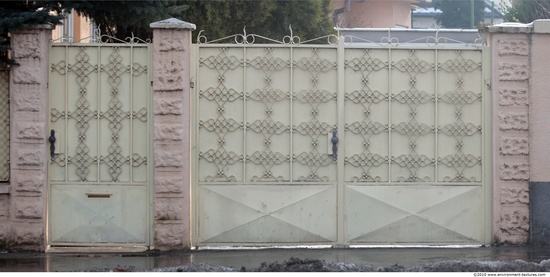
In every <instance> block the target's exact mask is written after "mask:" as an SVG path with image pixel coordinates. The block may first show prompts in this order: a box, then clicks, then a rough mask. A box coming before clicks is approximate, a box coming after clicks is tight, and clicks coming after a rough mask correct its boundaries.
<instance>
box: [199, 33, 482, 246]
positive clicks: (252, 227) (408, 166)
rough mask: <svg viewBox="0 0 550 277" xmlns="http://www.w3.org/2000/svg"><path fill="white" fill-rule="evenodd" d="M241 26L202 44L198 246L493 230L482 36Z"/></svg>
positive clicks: (458, 237)
mask: <svg viewBox="0 0 550 277" xmlns="http://www.w3.org/2000/svg"><path fill="white" fill-rule="evenodd" d="M236 38H237V39H236V41H247V42H248V43H244V44H223V45H220V44H209V43H202V44H198V45H197V47H196V49H195V51H196V52H195V53H196V55H197V59H196V63H197V65H196V81H197V88H196V94H195V95H196V99H195V100H196V101H195V110H196V116H197V120H196V126H195V130H196V140H195V148H196V160H195V161H194V164H196V165H197V170H196V171H195V175H194V176H195V180H194V183H195V185H194V187H193V188H194V197H195V198H194V199H195V202H194V203H195V205H194V207H195V221H194V223H195V225H194V226H195V229H194V231H195V237H194V239H195V244H196V245H198V246H222V245H239V246H240V245H292V244H301V245H304V244H305V245H307V244H315V245H319V244H327V245H350V244H352V245H361V244H371V245H372V244H438V245H441V244H484V243H488V242H489V241H490V238H489V237H488V234H490V232H489V223H490V220H489V208H488V204H489V202H488V200H487V197H488V195H490V193H489V186H488V181H487V180H488V178H489V174H488V171H486V170H485V166H486V165H487V164H488V163H487V162H486V159H485V157H486V156H487V153H486V151H488V148H489V147H485V146H484V143H485V141H486V139H487V138H486V134H485V132H484V129H485V128H486V127H485V120H484V119H485V117H486V112H487V111H488V103H489V101H487V100H485V98H486V89H485V80H486V78H485V76H489V75H487V72H486V69H485V67H483V61H484V59H485V57H486V56H485V55H484V51H483V48H482V47H450V46H445V47H443V46H439V45H432V46H422V47H418V46H417V47H416V48H411V47H400V46H393V45H387V46H378V45H374V46H373V45H372V44H371V45H370V46H369V47H368V48H366V47H365V46H357V45H353V44H351V45H346V44H344V42H343V40H341V41H340V42H339V43H338V44H337V45H306V44H294V43H292V41H291V40H288V41H285V42H283V43H281V44H279V45H274V44H270V45H261V44H252V43H250V42H251V41H253V38H255V37H254V36H253V35H248V36H247V35H246V34H245V35H244V36H236ZM199 39H203V40H202V42H205V41H206V40H204V38H202V37H199Z"/></svg>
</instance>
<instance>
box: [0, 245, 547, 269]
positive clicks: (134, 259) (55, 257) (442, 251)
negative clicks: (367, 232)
mask: <svg viewBox="0 0 550 277" xmlns="http://www.w3.org/2000/svg"><path fill="white" fill-rule="evenodd" d="M292 257H293V258H300V259H319V260H324V261H326V262H333V263H339V262H343V263H347V264H351V263H352V264H368V265H372V266H374V267H379V266H391V265H395V264H399V265H402V266H415V265H423V264H427V263H436V262H443V261H515V260H522V261H527V262H535V263H540V262H541V261H543V260H548V259H550V247H479V248H347V249H340V248H338V249H333V248H327V249H244V250H241V249H238V250H236V249H232V250H194V251H169V252H157V251H148V252H141V253H37V252H25V253H6V252H1V251H0V272H60V271H88V270H90V269H93V268H98V267H113V268H114V267H134V268H136V269H141V270H150V269H153V268H162V267H175V266H180V265H186V264H198V263H207V264H211V265H220V266H225V267H232V268H235V269H241V268H242V267H245V268H255V267H259V266H260V265H261V264H262V263H263V262H267V263H272V262H283V261H287V260H289V259H290V258H292Z"/></svg>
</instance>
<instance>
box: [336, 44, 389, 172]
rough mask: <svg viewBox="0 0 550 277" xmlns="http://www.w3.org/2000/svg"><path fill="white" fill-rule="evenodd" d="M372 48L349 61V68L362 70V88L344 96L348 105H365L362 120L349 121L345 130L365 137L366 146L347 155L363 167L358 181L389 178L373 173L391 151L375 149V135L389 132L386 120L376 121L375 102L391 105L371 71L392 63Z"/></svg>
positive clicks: (349, 163) (383, 68)
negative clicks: (371, 78) (378, 86)
mask: <svg viewBox="0 0 550 277" xmlns="http://www.w3.org/2000/svg"><path fill="white" fill-rule="evenodd" d="M371 52H372V51H371V50H370V49H364V50H363V53H362V56H361V57H356V58H353V59H351V60H347V61H345V67H346V69H347V70H352V71H355V72H357V73H359V74H360V76H359V80H357V81H360V84H361V88H360V90H354V91H352V92H350V93H345V95H344V99H345V101H346V105H359V106H360V107H361V109H362V118H361V119H362V120H361V121H354V122H349V123H345V126H344V128H345V131H346V132H350V133H352V134H354V135H357V136H360V137H361V139H362V148H360V149H356V150H355V151H354V153H355V154H353V155H351V156H349V157H345V160H344V163H345V164H346V165H351V166H354V167H357V168H360V169H361V172H360V174H359V175H356V176H353V177H352V178H351V181H354V182H380V181H382V180H387V178H385V177H382V176H379V175H373V174H372V172H371V169H372V168H375V167H379V166H381V165H383V164H387V163H388V156H387V154H383V155H380V154H378V153H376V152H374V151H376V149H373V148H376V147H375V146H374V145H373V143H372V137H373V136H376V135H379V134H381V133H387V132H388V126H387V124H385V123H381V122H378V121H376V119H374V118H372V108H373V105H386V106H387V105H388V101H389V95H388V92H387V91H385V92H380V91H379V90H376V89H372V88H371V86H372V84H371V80H370V78H369V75H370V73H371V72H376V71H381V70H388V67H389V65H388V63H387V62H384V61H382V60H380V59H378V58H376V57H372V56H371Z"/></svg>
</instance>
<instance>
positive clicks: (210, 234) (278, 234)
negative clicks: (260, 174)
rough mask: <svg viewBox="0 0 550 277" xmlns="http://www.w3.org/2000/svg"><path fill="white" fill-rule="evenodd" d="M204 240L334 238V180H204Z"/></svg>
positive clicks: (315, 240)
mask: <svg viewBox="0 0 550 277" xmlns="http://www.w3.org/2000/svg"><path fill="white" fill-rule="evenodd" d="M199 193H200V197H201V200H203V201H201V202H200V205H199V211H198V212H199V232H198V234H199V235H200V237H199V238H198V241H199V242H201V243H202V244H226V243H235V244H239V245H242V244H251V243H252V244H254V243H268V244H269V243H289V244H292V243H330V242H332V241H334V240H336V235H337V234H336V226H337V222H336V214H337V208H336V186H335V185H227V184H226V185H202V186H200V189H199Z"/></svg>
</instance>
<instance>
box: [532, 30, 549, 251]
mask: <svg viewBox="0 0 550 277" xmlns="http://www.w3.org/2000/svg"><path fill="white" fill-rule="evenodd" d="M548 45H550V20H536V21H535V22H533V31H532V34H531V55H530V58H531V62H530V65H531V66H530V69H531V72H530V79H529V100H530V101H529V145H530V147H531V153H530V155H529V158H530V180H529V181H530V183H529V196H530V243H531V244H535V245H550V217H549V216H548V211H549V210H550V71H549V69H548V67H549V66H550V51H548V50H549V49H548Z"/></svg>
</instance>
